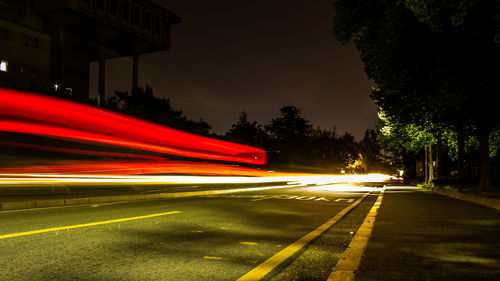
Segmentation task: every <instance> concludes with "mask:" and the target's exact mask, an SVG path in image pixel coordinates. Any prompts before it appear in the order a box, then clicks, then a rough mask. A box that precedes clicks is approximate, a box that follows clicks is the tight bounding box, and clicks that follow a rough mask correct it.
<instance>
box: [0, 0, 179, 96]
mask: <svg viewBox="0 0 500 281" xmlns="http://www.w3.org/2000/svg"><path fill="white" fill-rule="evenodd" d="M179 22H180V17H179V16H177V15H176V14H174V13H172V12H170V11H168V10H166V9H165V8H163V7H161V6H159V5H157V4H155V3H154V2H152V1H149V0H51V1H36V0H0V87H8V88H14V89H19V90H25V91H34V92H42V93H59V94H61V93H62V94H64V95H65V96H67V97H68V98H71V99H73V100H77V101H87V100H88V94H89V72H90V62H94V61H98V62H99V87H98V88H99V89H98V91H99V97H100V99H101V100H103V99H104V88H105V62H106V60H108V59H113V58H119V57H126V56H131V57H133V66H132V73H133V75H132V77H133V79H132V81H131V86H132V88H134V87H137V86H138V75H139V74H138V65H139V57H140V55H141V54H144V53H151V52H158V51H164V50H168V49H169V48H170V46H171V44H170V28H171V25H172V24H176V23H179Z"/></svg>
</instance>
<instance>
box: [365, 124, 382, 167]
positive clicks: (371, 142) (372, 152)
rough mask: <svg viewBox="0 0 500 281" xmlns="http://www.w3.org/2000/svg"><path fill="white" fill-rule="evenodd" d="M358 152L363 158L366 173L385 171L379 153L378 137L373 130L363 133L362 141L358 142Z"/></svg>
mask: <svg viewBox="0 0 500 281" xmlns="http://www.w3.org/2000/svg"><path fill="white" fill-rule="evenodd" d="M359 151H360V152H361V155H363V156H364V160H365V162H366V169H367V172H382V171H384V170H385V169H386V168H385V163H384V158H383V156H382V155H381V153H380V151H381V146H380V137H379V134H378V133H377V132H376V131H375V130H366V131H365V135H364V136H363V139H362V140H361V141H360V142H359Z"/></svg>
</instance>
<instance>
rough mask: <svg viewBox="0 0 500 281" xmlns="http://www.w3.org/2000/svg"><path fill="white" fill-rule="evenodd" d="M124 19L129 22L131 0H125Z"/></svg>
mask: <svg viewBox="0 0 500 281" xmlns="http://www.w3.org/2000/svg"><path fill="white" fill-rule="evenodd" d="M122 19H123V20H124V21H127V22H128V21H129V20H130V2H129V1H123V5H122Z"/></svg>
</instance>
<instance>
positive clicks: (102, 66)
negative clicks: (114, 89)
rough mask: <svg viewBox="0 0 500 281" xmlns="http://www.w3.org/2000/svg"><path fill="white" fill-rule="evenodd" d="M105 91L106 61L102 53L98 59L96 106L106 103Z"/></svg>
mask: <svg viewBox="0 0 500 281" xmlns="http://www.w3.org/2000/svg"><path fill="white" fill-rule="evenodd" d="M105 89H106V60H105V58H104V52H101V56H100V58H99V89H98V91H99V92H98V95H99V96H98V97H97V106H101V104H104V102H106V96H105V93H104V91H105Z"/></svg>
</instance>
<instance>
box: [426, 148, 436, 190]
mask: <svg viewBox="0 0 500 281" xmlns="http://www.w3.org/2000/svg"><path fill="white" fill-rule="evenodd" d="M427 156H428V158H429V183H432V180H433V179H434V165H433V163H432V162H433V160H432V145H429V153H427Z"/></svg>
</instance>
